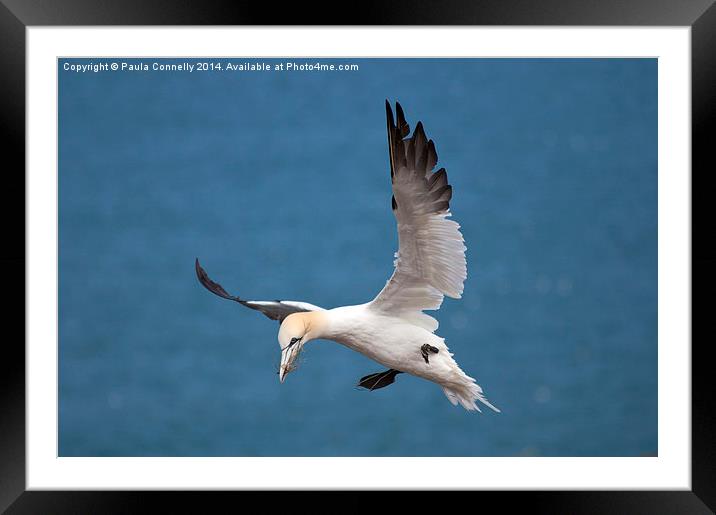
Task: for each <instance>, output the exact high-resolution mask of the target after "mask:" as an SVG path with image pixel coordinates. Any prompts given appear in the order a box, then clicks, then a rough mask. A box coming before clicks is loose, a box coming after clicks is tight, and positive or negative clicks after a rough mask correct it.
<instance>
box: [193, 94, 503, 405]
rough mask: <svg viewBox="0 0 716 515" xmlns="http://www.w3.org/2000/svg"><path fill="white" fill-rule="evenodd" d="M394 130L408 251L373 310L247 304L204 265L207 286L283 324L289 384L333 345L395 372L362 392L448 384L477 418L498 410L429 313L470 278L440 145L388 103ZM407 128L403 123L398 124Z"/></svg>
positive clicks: (397, 204) (396, 190)
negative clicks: (402, 377)
mask: <svg viewBox="0 0 716 515" xmlns="http://www.w3.org/2000/svg"><path fill="white" fill-rule="evenodd" d="M385 110H386V118H387V128H388V150H389V156H390V177H391V183H392V188H393V197H392V199H391V205H392V210H393V214H394V215H395V218H396V220H397V222H398V252H397V253H395V260H394V262H393V266H394V267H395V268H394V270H393V274H392V276H391V277H390V279H388V281H387V282H386V284H385V287H384V288H383V289H382V290H381V291H380V293H378V296H377V297H375V298H374V299H373V300H371V301H370V302H367V303H365V304H359V305H356V306H342V307H338V308H333V309H324V308H322V307H319V306H315V305H313V304H309V303H307V302H296V301H290V300H276V301H259V300H244V299H242V298H240V297H237V296H234V295H230V294H229V293H227V292H226V290H224V288H223V287H222V286H221V285H219V284H218V283H216V282H214V281H212V280H211V279H210V278H209V276H208V275H207V274H206V272H205V271H204V269H203V268H202V267H201V265H200V264H199V260H198V259H197V260H196V262H195V269H196V274H197V277H198V278H199V281H200V282H201V284H202V285H204V287H206V288H207V289H208V290H209V291H210V292H212V293H214V294H216V295H218V296H220V297H223V298H225V299H229V300H233V301H236V302H238V303H239V304H241V305H243V306H246V307H247V308H251V309H255V310H257V311H260V312H261V313H263V314H264V315H266V316H267V317H268V318H270V319H272V320H277V321H278V322H279V324H280V327H279V331H278V343H279V346H280V348H281V364H280V365H279V371H278V373H279V380H280V381H281V383H283V382H284V380H285V379H286V375H287V374H288V373H289V372H291V371H292V370H294V368H295V365H294V364H295V361H296V358H297V356H298V355H299V354H300V352H301V351H302V350H303V348H304V346H305V345H306V344H307V343H308V342H309V341H311V340H316V339H322V340H332V341H334V342H337V343H340V344H343V345H345V346H346V347H348V348H350V349H352V350H354V351H356V352H360V353H361V354H363V355H365V356H367V357H369V358H371V359H372V360H374V361H377V362H378V363H380V364H381V365H383V366H384V367H387V370H384V371H381V372H377V373H374V374H370V375H367V376H364V377H362V378H361V379H360V380H359V382H358V386H360V387H363V388H365V389H368V390H376V389H378V388H383V387H386V386H388V385H390V384H392V383H393V382H394V381H395V376H396V375H398V374H400V373H407V374H412V375H414V376H417V377H421V378H423V379H427V380H428V381H432V382H434V383H436V384H438V385H439V386H440V387H441V388H442V390H443V392H444V393H445V395H446V396H447V398H448V400H449V401H450V402H451V403H452V404H453V405H457V404H458V403H459V404H460V405H461V406H462V407H464V408H465V409H467V410H477V411H481V410H480V408H479V406H478V405H477V402H476V401H480V402H481V403H482V404H484V405H486V406H488V407H490V408H491V409H493V410H494V411H496V412H499V411H500V410H499V409H497V408H496V407H495V406H493V405H492V404H491V403H490V402H489V401H488V400H487V399H486V398H485V396H484V395H483V393H482V388H481V387H480V386H479V385H478V384H477V383H476V382H475V379H473V378H472V377H470V376H468V375H467V374H465V372H463V371H462V370H461V369H460V367H459V366H458V364H457V363H456V362H455V360H454V359H453V354H452V353H451V352H450V351H449V350H448V347H447V345H446V344H445V340H444V339H443V338H441V337H439V336H438V335H436V334H435V331H436V329H437V328H438V321H437V320H435V319H434V318H433V317H431V316H429V315H427V314H426V313H423V311H425V310H437V309H439V308H440V305H441V304H442V302H443V297H444V296H445V295H447V296H448V297H452V298H455V299H459V298H460V297H461V296H462V293H463V284H464V282H465V279H466V277H467V265H466V261H465V250H467V249H466V247H465V245H464V239H463V236H462V233H461V232H460V225H459V224H458V223H457V222H455V221H453V220H451V219H450V217H451V216H452V213H451V212H450V199H451V198H452V187H451V186H450V184H448V180H447V173H446V172H445V168H440V169H439V170H437V171H435V172H434V171H433V170H434V169H435V167H436V165H437V162H438V156H437V153H436V151H435V144H434V143H433V141H432V140H429V139H428V138H427V136H426V135H425V131H424V129H423V124H422V123H421V122H418V123H417V125H416V127H415V130H414V131H413V134H412V136H411V137H407V136H408V134H410V126H409V125H408V123H407V122H406V121H405V115H404V113H403V109H402V107H401V106H400V104H399V103H398V102H396V105H395V110H396V118H394V117H393V110H392V108H391V105H390V103H389V102H388V101H387V100H386V101H385ZM396 120H397V123H396Z"/></svg>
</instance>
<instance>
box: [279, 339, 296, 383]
mask: <svg viewBox="0 0 716 515" xmlns="http://www.w3.org/2000/svg"><path fill="white" fill-rule="evenodd" d="M297 347H298V345H294V346H293V347H291V348H290V349H288V348H287V349H284V350H283V351H282V352H281V365H280V367H279V370H278V378H279V380H280V381H281V383H283V382H284V381H285V380H286V374H288V373H289V372H290V371H291V367H292V365H293V360H294V359H295V358H296V351H297V350H298V349H297Z"/></svg>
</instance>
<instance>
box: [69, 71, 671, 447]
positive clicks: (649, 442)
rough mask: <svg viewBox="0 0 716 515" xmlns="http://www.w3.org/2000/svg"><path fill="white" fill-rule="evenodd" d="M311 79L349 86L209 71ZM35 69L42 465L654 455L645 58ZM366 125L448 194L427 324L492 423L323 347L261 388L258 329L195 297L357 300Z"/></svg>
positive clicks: (381, 187) (375, 143)
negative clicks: (205, 279) (55, 147)
mask: <svg viewBox="0 0 716 515" xmlns="http://www.w3.org/2000/svg"><path fill="white" fill-rule="evenodd" d="M316 61H320V62H321V63H323V64H333V65H334V66H336V67H337V65H339V64H357V65H358V69H357V70H352V71H337V70H334V71H320V70H315V69H314V70H303V71H300V70H291V71H287V70H285V69H284V70H283V71H281V70H272V71H246V70H242V71H239V70H232V71H227V70H226V66H225V65H226V63H228V62H231V63H233V64H236V65H239V64H243V63H247V62H248V63H253V64H256V63H268V64H270V65H271V66H272V67H275V65H276V64H280V63H286V62H295V63H297V64H302V63H304V62H309V63H315V62H316ZM113 62H116V63H118V66H119V65H120V64H121V63H122V62H124V63H127V64H132V65H135V66H134V67H137V68H140V69H139V70H136V71H130V70H128V69H125V70H122V69H121V67H120V68H119V69H118V70H117V71H112V69H111V67H110V65H111V63H113ZM155 62H156V63H160V64H164V65H166V64H169V65H178V64H182V63H185V62H186V63H192V64H194V65H196V63H198V62H205V63H212V64H214V65H216V64H217V63H218V64H219V65H221V67H222V70H218V69H216V68H215V69H214V70H212V69H211V67H209V69H208V70H203V71H200V70H198V69H196V68H195V69H194V70H193V71H189V70H184V71H181V70H176V71H171V70H153V69H152V66H153V63H155ZM102 63H104V64H105V65H107V66H106V67H107V69H106V70H97V71H92V70H93V68H92V67H91V66H90V67H88V68H87V69H88V71H85V72H82V71H74V70H71V69H65V68H73V67H76V66H75V65H82V64H90V65H91V64H102ZM139 64H146V65H147V67H148V70H142V69H141V67H139V66H137V65H139ZM58 68H59V69H58V74H59V84H58V87H59V113H58V123H59V171H58V173H59V342H58V345H59V427H58V431H59V454H60V455H61V456H653V455H656V454H657V345H658V342H657V61H656V59H353V60H330V59H320V60H316V59H310V60H303V59H301V60H297V59H275V60H268V59H265V60H255V59H233V60H228V59H171V60H157V59H151V58H150V59H131V60H122V59H117V60H107V59H95V60H91V59H65V60H62V59H61V60H60V61H59V62H58ZM386 98H388V99H390V100H391V101H395V100H398V101H400V103H401V105H402V106H403V108H404V109H405V113H406V117H407V119H408V121H409V122H410V123H411V126H413V127H414V126H415V123H416V122H417V121H418V120H421V121H422V122H423V124H424V126H425V129H426V132H427V134H428V137H430V138H432V139H433V140H434V141H435V144H436V147H437V152H438V156H439V166H444V167H445V168H446V169H447V171H448V176H449V179H450V183H451V184H452V186H453V199H452V202H451V208H452V212H453V214H454V219H455V220H457V221H458V222H460V224H461V226H462V231H463V234H464V236H465V240H466V245H467V249H468V250H467V260H468V278H467V281H466V283H465V293H464V296H463V298H462V299H460V300H453V299H446V300H445V302H444V304H443V306H442V308H441V309H440V310H439V311H438V312H435V313H431V314H434V315H435V316H436V318H438V319H439V321H440V328H439V329H438V334H439V335H441V336H442V337H444V338H445V339H446V342H447V344H448V345H449V346H450V349H451V351H452V352H454V354H455V358H456V360H457V361H458V363H459V364H460V365H461V367H462V368H463V369H464V370H465V371H466V372H467V373H468V374H469V375H471V376H473V377H475V378H476V379H477V381H478V383H479V384H480V385H481V386H482V387H483V388H484V391H485V394H486V395H487V397H488V398H489V399H490V400H491V401H492V402H493V403H494V404H495V405H496V406H498V407H499V408H500V409H501V410H502V413H500V414H498V413H494V412H491V411H490V410H486V411H484V412H483V413H482V414H479V413H470V412H466V411H465V410H463V409H462V408H459V407H454V406H452V405H451V404H450V403H449V402H448V400H447V399H446V398H445V396H444V395H443V393H442V391H441V389H440V388H439V387H437V386H436V385H434V384H432V383H429V382H426V381H424V380H421V379H417V378H415V377H412V376H408V375H405V374H404V375H400V376H398V377H397V379H396V382H395V384H393V385H391V386H390V387H387V388H384V389H381V390H378V391H374V392H367V391H364V390H360V389H357V388H356V387H355V385H356V383H357V381H358V379H359V378H360V377H362V376H364V375H367V374H370V373H373V372H378V371H381V370H383V367H382V366H381V365H378V364H376V363H374V362H372V361H370V360H369V359H367V358H365V357H363V356H361V355H359V354H357V353H355V352H352V351H350V350H348V349H347V348H344V347H342V346H340V345H338V344H335V343H332V342H328V341H314V342H311V343H309V344H308V345H307V346H306V348H305V351H304V353H303V354H302V357H303V361H302V363H301V364H300V367H299V369H298V370H297V371H296V372H294V373H292V374H290V375H289V376H288V377H287V380H286V382H285V383H284V384H280V383H279V380H278V376H277V374H276V372H277V367H278V363H279V357H280V350H279V346H278V342H277V339H276V334H277V330H278V324H277V323H276V322H274V321H271V320H268V319H267V318H265V317H263V316H262V315H261V314H260V313H257V312H254V311H251V310H248V309H245V308H243V307H242V306H240V305H238V304H236V303H234V302H229V301H226V300H223V299H220V298H219V297H216V296H214V295H211V294H210V293H209V292H207V291H206V290H205V289H204V288H202V287H201V285H200V284H199V283H198V281H197V279H196V276H195V273H194V259H195V258H197V257H198V258H199V259H200V261H201V263H202V265H203V266H204V267H205V268H206V270H207V272H208V273H209V275H210V276H211V277H212V278H213V279H214V280H216V281H217V282H219V283H221V284H222V285H223V286H224V288H226V289H227V290H228V291H229V292H230V293H233V294H236V295H240V296H242V297H244V298H249V299H269V300H273V299H291V300H303V301H307V302H311V303H313V304H318V305H320V306H324V307H327V308H330V307H335V306H341V305H347V304H358V303H363V302H366V301H369V300H370V299H372V298H373V297H374V296H375V295H376V294H377V292H378V291H379V290H380V289H381V288H382V287H383V285H384V283H385V281H386V280H387V279H388V277H389V276H390V274H391V273H392V263H393V253H394V252H395V250H396V249H397V233H396V227H395V220H394V218H393V214H392V212H391V206H390V204H391V203H390V199H391V192H390V173H389V167H388V153H387V145H386V133H385V107H384V102H385V99H386ZM379 343H380V342H376V344H379Z"/></svg>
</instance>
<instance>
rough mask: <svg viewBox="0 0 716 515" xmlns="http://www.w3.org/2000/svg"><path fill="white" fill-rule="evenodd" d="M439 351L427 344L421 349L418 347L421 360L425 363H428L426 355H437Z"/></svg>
mask: <svg viewBox="0 0 716 515" xmlns="http://www.w3.org/2000/svg"><path fill="white" fill-rule="evenodd" d="M439 351H440V349H438V348H437V347H433V346H432V345H430V344H429V343H426V344H425V345H423V346H422V347H420V352H421V353H422V355H423V359H424V360H425V363H430V360H429V359H428V353H429V352H432V353H433V354H437V353H438V352H439Z"/></svg>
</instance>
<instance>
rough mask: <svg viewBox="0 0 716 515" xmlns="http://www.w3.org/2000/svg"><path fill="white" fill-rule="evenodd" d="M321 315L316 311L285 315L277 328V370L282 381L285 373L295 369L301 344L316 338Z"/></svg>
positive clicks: (301, 348) (301, 347)
mask: <svg viewBox="0 0 716 515" xmlns="http://www.w3.org/2000/svg"><path fill="white" fill-rule="evenodd" d="M320 322H321V316H320V315H319V314H318V313H317V312H306V313H293V314H291V315H289V316H287V317H286V319H285V320H284V321H283V323H282V324H281V328H280V329H279V330H278V343H279V345H280V346H281V365H280V368H279V371H278V374H279V379H280V380H281V382H282V383H283V381H284V379H285V378H286V374H288V373H289V372H291V371H293V370H294V369H295V364H294V363H295V361H296V358H298V355H299V354H300V353H301V350H303V346H304V345H306V343H308V342H309V341H311V340H313V339H314V338H318V332H317V330H318V327H319V326H320V325H321V324H320Z"/></svg>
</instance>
